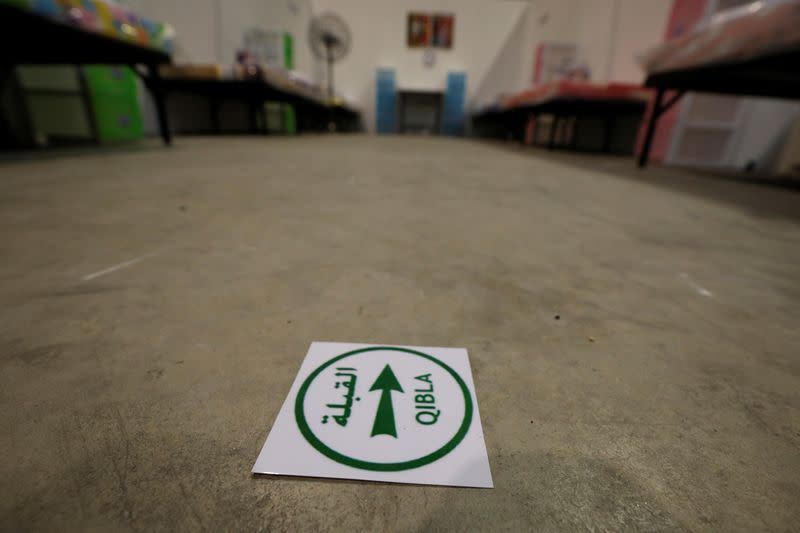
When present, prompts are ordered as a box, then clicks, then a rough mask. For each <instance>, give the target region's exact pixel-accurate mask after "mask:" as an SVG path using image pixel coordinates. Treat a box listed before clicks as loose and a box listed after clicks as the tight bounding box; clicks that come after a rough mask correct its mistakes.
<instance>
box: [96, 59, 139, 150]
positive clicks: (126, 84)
mask: <svg viewBox="0 0 800 533" xmlns="http://www.w3.org/2000/svg"><path fill="white" fill-rule="evenodd" d="M84 73H85V76H86V85H87V88H88V90H89V96H90V99H91V102H92V108H93V111H94V119H95V124H96V125H97V135H98V137H99V139H100V141H121V140H130V139H140V138H142V137H143V136H144V121H143V120H142V112H141V109H140V107H139V95H138V90H137V83H136V75H135V74H134V73H133V72H132V71H131V70H130V69H129V68H128V67H124V66H112V67H107V66H98V65H92V66H87V67H85V69H84Z"/></svg>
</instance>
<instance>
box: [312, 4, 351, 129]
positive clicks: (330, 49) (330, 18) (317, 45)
mask: <svg viewBox="0 0 800 533" xmlns="http://www.w3.org/2000/svg"><path fill="white" fill-rule="evenodd" d="M308 42H309V45H310V46H311V50H312V51H313V52H314V55H315V56H317V57H318V58H319V59H322V60H323V61H325V62H326V63H327V65H328V102H327V103H328V105H329V106H330V105H332V104H333V103H334V98H335V97H336V93H335V91H334V88H333V64H334V63H335V62H337V61H339V60H340V59H343V58H344V57H345V56H346V55H347V53H348V52H349V51H350V29H349V28H348V27H347V24H346V23H345V21H344V20H342V18H341V17H340V16H339V15H335V14H333V13H323V14H321V15H317V16H316V17H314V18H313V19H311V24H310V25H309V27H308ZM330 113H331V115H330V117H329V121H328V129H330V130H331V131H333V130H334V129H335V128H336V125H335V123H334V121H333V110H331V111H330Z"/></svg>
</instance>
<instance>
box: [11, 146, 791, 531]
mask: <svg viewBox="0 0 800 533" xmlns="http://www.w3.org/2000/svg"><path fill="white" fill-rule="evenodd" d="M45 155H47V157H41V158H39V159H33V158H29V159H26V158H19V159H17V160H15V161H5V162H3V163H2V164H0V257H2V261H0V297H1V298H2V302H3V304H4V305H3V307H2V309H0V399H1V402H0V427H2V428H3V429H2V432H0V454H2V457H3V460H2V461H0V529H2V530H8V531H19V530H28V529H31V530H51V529H57V530H69V529H92V530H98V531H108V530H112V529H113V530H117V529H119V530H141V531H144V530H190V531H197V530H208V531H221V530H261V529H264V530H276V531H280V530H304V531H318V530H365V531H378V530H398V531H418V530H422V531H424V530H428V531H438V530H444V529H447V530H470V531H471V530H491V531H496V530H523V529H528V530H569V531H572V530H583V529H588V530H597V531H619V530H651V531H652V530H716V531H735V530H741V531H760V530H772V531H789V530H799V529H800V349H799V348H798V346H800V328H798V318H799V317H800V195H798V194H797V193H796V192H792V191H787V190H781V189H775V188H768V187H763V186H754V185H748V184H743V183H737V182H733V181H729V180H722V179H718V178H713V177H698V176H693V175H691V174H685V173H679V172H670V171H667V170H662V169H650V170H648V171H646V172H645V173H639V172H638V171H636V170H635V169H634V168H633V163H632V162H631V161H629V160H624V159H622V160H621V159H607V158H600V157H592V156H549V155H546V154H545V152H542V151H530V150H527V151H523V150H521V149H519V148H508V147H506V146H503V145H495V144H482V143H479V142H474V141H465V140H461V141H459V140H447V139H433V138H370V137H347V136H342V137H316V138H315V137H303V138H295V139H276V138H270V139H264V138H217V139H214V138H204V139H191V138H180V139H178V142H177V144H176V146H175V147H174V148H172V149H164V148H162V147H160V146H158V145H156V144H153V145H144V146H141V147H135V148H134V147H132V148H130V149H121V150H116V151H111V152H100V151H93V152H91V154H89V155H81V156H76V155H75V154H74V152H73V153H67V154H63V153H56V154H50V153H47V154H45ZM114 266H118V267H119V268H117V269H112V268H111V267H114ZM556 315H559V317H560V319H558V320H556V318H555V316H556ZM314 340H329V341H355V342H374V343H397V344H412V345H435V346H463V347H466V348H468V349H469V351H470V357H471V361H472V365H473V368H474V374H475V375H474V377H475V384H476V387H477V393H478V399H479V403H480V410H481V414H482V417H483V425H484V431H485V434H486V440H487V446H488V450H489V460H490V463H491V467H492V471H493V475H494V481H495V485H496V488H495V489H494V490H474V489H457V488H446V487H422V486H397V485H385V484H375V483H361V482H334V481H317V480H303V479H290V478H269V477H253V476H251V474H250V468H251V466H252V464H253V462H254V460H255V458H256V455H257V453H258V451H259V449H260V448H261V445H262V444H263V441H264V438H265V436H266V434H267V432H268V430H269V428H270V425H271V423H272V421H273V420H274V417H275V415H276V414H277V411H278V409H279V408H280V405H281V403H282V402H283V400H284V397H285V395H286V392H287V390H288V389H289V386H290V384H291V382H292V380H293V378H294V375H295V373H296V371H297V369H298V366H299V363H300V361H301V360H302V358H303V356H304V355H305V352H306V350H307V348H308V345H309V343H310V342H311V341H314Z"/></svg>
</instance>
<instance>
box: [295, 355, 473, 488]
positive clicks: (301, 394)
mask: <svg viewBox="0 0 800 533" xmlns="http://www.w3.org/2000/svg"><path fill="white" fill-rule="evenodd" d="M377 350H390V351H395V352H405V353H409V354H412V355H418V356H420V357H423V358H425V359H428V360H430V361H433V362H434V363H436V364H437V365H439V366H441V367H442V368H444V369H445V370H446V371H447V372H448V373H449V374H450V375H451V376H452V377H453V379H455V380H456V383H458V385H459V387H461V392H462V393H463V394H464V420H463V421H462V422H461V426H460V427H459V428H458V431H457V432H456V434H455V435H454V436H453V438H452V439H450V440H449V441H448V442H447V443H445V445H444V446H442V447H441V448H439V449H438V450H436V451H434V452H432V453H429V454H428V455H424V456H422V457H419V458H417V459H412V460H411V461H403V462H400V463H373V462H371V461H362V460H361V459H354V458H353V457H348V456H346V455H344V454H342V453H339V452H337V451H336V450H334V449H332V448H330V447H328V446H327V445H326V444H325V443H323V442H322V441H321V440H319V438H317V436H316V435H314V432H313V431H311V427H309V425H308V422H307V421H306V417H305V415H304V414H303V403H304V401H305V396H306V392H307V391H308V388H309V386H310V385H311V382H312V381H314V379H316V378H317V376H319V375H320V373H322V371H323V370H325V369H326V368H327V367H329V366H330V365H332V364H334V363H335V362H337V361H340V360H342V359H344V358H345V357H350V356H351V355H356V354H359V353H365V352H374V351H377ZM472 409H473V407H472V395H471V394H470V391H469V389H468V388H467V384H466V383H464V380H463V379H461V376H459V375H458V373H456V371H455V370H453V369H452V368H450V367H449V366H447V365H446V364H444V363H443V362H441V361H439V360H438V359H436V358H435V357H433V356H431V355H428V354H425V353H422V352H418V351H416V350H411V349H409V348H398V347H394V346H370V347H369V348H359V349H358V350H352V351H350V352H346V353H343V354H341V355H337V356H336V357H334V358H333V359H330V360H329V361H326V362H325V363H324V364H322V365H320V366H319V367H317V369H316V370H314V371H313V372H312V373H311V374H310V375H309V376H308V377H307V378H306V380H305V381H304V382H303V385H302V386H301V387H300V390H299V391H298V393H297V398H296V400H295V403H294V417H295V420H296V421H297V427H298V428H299V429H300V433H302V434H303V437H305V439H306V441H308V443H309V444H311V446H313V447H314V449H316V450H317V451H318V452H320V453H321V454H322V455H324V456H326V457H328V458H329V459H333V460H334V461H336V462H337V463H341V464H344V465H347V466H352V467H353V468H360V469H362V470H373V471H377V472H399V471H401V470H410V469H412V468H419V467H420V466H424V465H427V464H430V463H432V462H434V461H437V460H439V459H441V458H442V457H444V456H445V455H447V454H448V453H450V452H451V451H453V449H454V448H455V447H456V446H458V445H459V444H461V441H462V440H464V437H465V436H466V434H467V432H468V431H469V426H470V425H471V423H472Z"/></svg>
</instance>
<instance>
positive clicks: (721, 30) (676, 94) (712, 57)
mask: <svg viewBox="0 0 800 533" xmlns="http://www.w3.org/2000/svg"><path fill="white" fill-rule="evenodd" d="M641 62H642V65H643V67H644V68H645V71H646V72H647V78H646V80H645V86H647V87H651V88H653V89H655V91H656V93H655V96H654V97H653V100H652V102H651V105H650V109H649V111H648V115H647V117H646V125H645V133H644V141H643V145H642V149H641V151H640V153H639V166H640V167H644V166H646V165H647V161H648V157H649V154H650V148H651V145H652V141H653V134H654V132H655V129H656V126H657V124H658V120H659V118H660V117H661V116H662V115H663V114H664V113H665V112H666V111H667V110H669V109H670V108H671V107H672V106H673V105H674V104H675V103H676V102H677V101H678V100H679V99H680V98H681V97H682V96H683V95H684V94H685V93H686V92H687V91H698V92H711V93H719V94H729V95H740V96H764V97H773V98H787V99H798V98H800V67H799V66H800V0H764V1H760V2H753V3H752V4H748V5H746V6H743V7H740V8H737V9H732V10H728V11H725V12H723V13H721V14H720V15H718V16H716V17H714V18H713V19H712V20H711V21H710V22H709V23H708V24H707V25H705V26H703V27H699V28H697V29H696V30H694V31H692V32H691V33H688V34H686V35H684V36H682V37H679V38H677V39H673V40H671V41H668V42H666V43H663V44H662V45H660V46H658V47H656V48H654V49H652V50H650V51H648V52H647V53H645V54H644V55H643V57H642V59H641Z"/></svg>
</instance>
